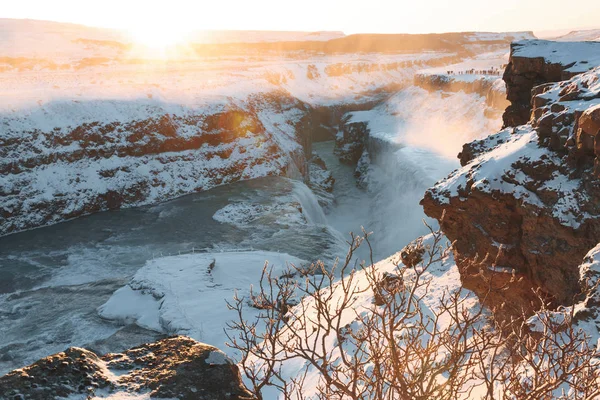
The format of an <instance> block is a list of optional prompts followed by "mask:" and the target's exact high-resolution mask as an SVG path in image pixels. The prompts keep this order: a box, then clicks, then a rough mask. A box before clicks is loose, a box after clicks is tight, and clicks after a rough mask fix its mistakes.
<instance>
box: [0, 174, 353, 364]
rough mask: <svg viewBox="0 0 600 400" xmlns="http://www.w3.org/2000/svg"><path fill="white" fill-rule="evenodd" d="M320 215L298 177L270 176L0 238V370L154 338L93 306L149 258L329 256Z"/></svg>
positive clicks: (333, 245)
mask: <svg viewBox="0 0 600 400" xmlns="http://www.w3.org/2000/svg"><path fill="white" fill-rule="evenodd" d="M216 213H217V215H220V218H217V219H220V222H219V221H217V220H215V219H214V218H213V215H215V214H216ZM325 222H326V221H325V216H324V214H323V211H322V210H321V209H320V207H318V204H317V200H316V198H315V197H314V195H313V194H312V192H311V191H310V190H309V189H308V188H307V187H306V186H305V185H304V184H303V183H301V182H297V181H292V180H289V179H285V178H277V177H271V178H263V179H257V180H253V181H247V182H239V183H236V184H232V185H227V186H222V187H219V188H215V189H212V190H209V191H207V192H203V193H198V194H193V195H189V196H185V197H183V198H179V199H176V200H173V201H170V202H167V203H163V204H160V205H156V206H149V207H141V208H132V209H125V210H119V211H110V212H103V213H98V214H94V215H90V216H87V217H83V218H79V219H75V220H72V221H68V222H64V223H61V224H57V225H53V226H49V227H45V228H40V229H35V230H31V231H27V232H23V233H19V234H14V235H10V236H6V237H2V238H0V338H1V339H0V374H3V373H6V372H8V371H9V370H10V369H13V368H17V367H21V366H24V365H26V364H27V363H30V362H33V361H35V360H37V359H39V358H40V357H43V356H46V355H48V354H52V353H55V352H58V351H63V350H65V348H67V347H69V346H88V347H91V348H92V349H97V350H99V351H120V350H124V349H126V348H129V347H131V346H133V345H137V344H140V343H143V342H145V341H147V340H152V339H153V338H156V337H157V334H154V333H152V332H149V331H144V330H143V329H140V328H135V327H132V326H128V327H125V328H124V327H123V326H121V325H117V324H114V323H110V322H108V321H105V320H102V319H100V318H99V317H98V315H97V312H96V308H97V307H98V306H100V305H102V304H103V303H105V302H106V301H107V299H108V298H109V297H110V296H111V294H112V293H113V292H114V291H115V290H117V289H119V288H120V287H122V286H123V285H125V284H126V283H127V282H128V280H129V279H130V277H131V276H132V275H133V274H134V273H135V272H136V271H137V270H138V269H139V268H140V267H142V266H143V265H144V263H145V262H146V261H147V260H149V259H152V258H156V257H161V256H166V255H175V254H179V253H189V252H205V251H219V250H239V249H253V250H266V251H280V252H285V253H288V254H290V255H293V256H296V257H299V258H301V259H304V260H308V261H314V260H315V259H318V258H325V259H332V258H333V257H334V256H336V255H339V252H340V250H341V249H343V244H342V243H340V242H341V241H340V237H339V234H338V233H337V232H334V231H332V230H331V229H330V228H328V227H327V226H325V225H323V224H324V223H325ZM257 268H262V265H259V266H257ZM232 295H233V294H232Z"/></svg>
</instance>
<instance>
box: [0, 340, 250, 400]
mask: <svg viewBox="0 0 600 400" xmlns="http://www.w3.org/2000/svg"><path fill="white" fill-rule="evenodd" d="M117 393H122V394H123V396H126V395H129V396H131V398H135V394H144V398H148V397H149V398H159V399H160V398H164V399H167V398H168V399H174V398H176V399H180V400H187V399H189V400H192V399H194V400H203V399H206V400H251V399H254V397H253V396H252V394H251V393H250V392H249V391H248V390H247V389H246V388H245V386H244V384H243V383H242V379H241V376H240V372H239V370H238V367H237V366H236V365H235V364H234V363H233V362H232V361H231V360H229V359H228V358H227V356H226V355H225V354H224V353H223V352H221V351H220V350H218V349H217V348H215V347H212V346H208V345H205V344H202V343H198V342H196V341H195V340H192V339H190V338H187V337H183V336H178V337H172V338H168V339H163V340H160V341H158V342H155V343H150V344H146V345H142V346H139V347H135V348H133V349H131V350H128V351H126V352H124V353H120V354H107V355H104V356H101V357H99V356H97V355H96V354H95V353H93V352H91V351H88V350H84V349H80V348H75V347H72V348H69V349H68V350H66V351H65V352H63V353H58V354H54V355H51V356H49V357H46V358H43V359H41V360H40V361H38V362H36V363H34V364H32V365H30V366H28V367H25V368H21V369H18V370H15V371H12V372H10V373H9V374H7V375H5V376H3V377H0V399H15V400H17V399H32V400H38V399H39V400H46V399H59V398H65V397H69V399H86V398H92V397H93V398H96V397H98V398H102V397H109V396H112V395H115V394H117ZM127 398H130V397H127Z"/></svg>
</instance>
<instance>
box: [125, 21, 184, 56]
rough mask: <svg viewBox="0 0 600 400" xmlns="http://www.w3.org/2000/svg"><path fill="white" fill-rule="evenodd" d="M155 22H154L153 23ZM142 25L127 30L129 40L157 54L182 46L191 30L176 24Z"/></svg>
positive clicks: (162, 22)
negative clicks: (129, 36)
mask: <svg viewBox="0 0 600 400" xmlns="http://www.w3.org/2000/svg"><path fill="white" fill-rule="evenodd" d="M153 22H155V21H153ZM164 22H165V21H161V23H142V24H139V25H135V26H132V27H130V28H129V29H127V31H128V32H129V34H130V35H131V39H132V40H133V41H134V42H135V43H138V44H140V45H142V46H145V47H148V48H149V49H151V50H154V51H157V52H166V51H167V49H168V48H170V47H174V46H176V45H179V44H182V43H184V42H186V41H187V40H188V39H189V35H190V33H191V30H190V29H189V28H185V27H182V26H181V25H177V23H172V24H165V23H164Z"/></svg>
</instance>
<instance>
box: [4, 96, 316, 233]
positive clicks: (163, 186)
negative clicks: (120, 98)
mask: <svg viewBox="0 0 600 400" xmlns="http://www.w3.org/2000/svg"><path fill="white" fill-rule="evenodd" d="M96 103H97V104H90V105H81V106H78V105H68V106H67V105H54V106H53V107H54V108H59V109H60V110H50V111H53V112H58V113H59V114H58V117H59V118H60V117H64V116H63V115H60V113H61V112H63V113H69V114H70V115H72V114H75V115H76V116H75V117H72V118H71V119H69V120H68V121H67V122H66V123H64V124H59V123H55V124H52V123H48V124H46V127H43V126H37V127H34V128H33V129H29V130H26V129H24V128H23V125H26V123H25V122H22V121H18V120H12V121H11V120H8V121H7V123H6V125H7V128H6V129H5V130H3V134H2V136H1V137H0V160H1V161H0V175H2V177H3V178H2V179H1V180H0V197H1V198H2V203H1V205H0V235H3V234H8V233H11V232H16V231H20V230H23V229H29V228H35V227H39V226H44V225H48V224H51V223H56V222H60V221H63V220H67V219H70V218H75V217H78V216H81V215H86V214H90V213H93V212H97V211H103V210H109V209H115V208H121V207H127V206H137V205H143V204H149V203H155V202H158V201H164V200H168V199H171V198H174V197H177V196H181V195H183V194H188V193H193V192H197V191H202V190H207V189H210V188H212V187H214V186H217V185H220V184H225V183H233V182H236V181H239V180H242V179H250V178H256V177H261V176H267V175H288V176H299V177H301V176H307V173H308V168H307V158H306V154H309V155H310V153H311V152H310V143H311V139H310V134H311V128H312V125H311V118H310V107H309V106H308V105H306V104H304V103H303V102H301V101H300V100H298V99H296V98H294V97H292V96H290V95H289V93H286V92H284V91H276V92H270V93H259V94H255V95H252V96H250V97H248V98H247V99H246V100H245V101H244V102H232V101H226V102H221V103H217V104H212V105H211V104H209V105H206V106H205V107H198V108H185V107H176V109H175V110H172V107H168V106H165V105H161V104H157V103H156V102H152V101H151V100H149V101H148V102H146V103H144V102H135V103H126V102H96ZM94 107H95V109H94ZM61 110H62V111H61ZM111 110H112V111H111ZM95 115H97V118H96V117H95Z"/></svg>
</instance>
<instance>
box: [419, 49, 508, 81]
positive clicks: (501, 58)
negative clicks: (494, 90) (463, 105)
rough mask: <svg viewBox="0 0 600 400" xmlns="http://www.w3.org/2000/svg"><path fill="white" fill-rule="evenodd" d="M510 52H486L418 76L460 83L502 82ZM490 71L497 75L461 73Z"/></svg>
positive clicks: (426, 70) (430, 69)
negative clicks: (440, 78)
mask: <svg viewBox="0 0 600 400" xmlns="http://www.w3.org/2000/svg"><path fill="white" fill-rule="evenodd" d="M508 56H509V52H508V51H506V50H500V51H494V52H486V53H483V54H478V55H477V56H476V57H472V58H469V59H466V60H463V61H461V62H459V63H455V64H451V65H447V66H442V67H435V68H427V69H423V70H420V71H419V72H418V73H417V74H418V75H423V76H427V75H437V76H444V77H447V78H448V79H449V80H453V81H460V82H475V81H477V80H482V79H483V80H489V81H492V82H497V81H500V82H502V79H501V73H502V71H503V68H502V66H503V65H505V64H507V63H508ZM471 70H474V71H476V72H477V71H490V70H494V71H496V72H497V74H482V73H473V74H466V73H459V72H466V71H471ZM448 71H453V73H450V74H448Z"/></svg>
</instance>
